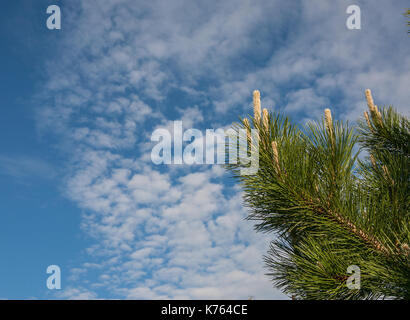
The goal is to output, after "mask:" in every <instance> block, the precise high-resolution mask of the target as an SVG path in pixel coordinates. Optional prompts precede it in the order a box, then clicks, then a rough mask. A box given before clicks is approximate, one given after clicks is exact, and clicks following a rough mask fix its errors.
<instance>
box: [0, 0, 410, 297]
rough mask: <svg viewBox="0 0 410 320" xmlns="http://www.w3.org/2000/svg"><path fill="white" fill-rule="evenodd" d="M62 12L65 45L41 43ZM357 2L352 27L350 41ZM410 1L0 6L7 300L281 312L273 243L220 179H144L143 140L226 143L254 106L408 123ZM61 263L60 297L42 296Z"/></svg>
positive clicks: (218, 174)
mask: <svg viewBox="0 0 410 320" xmlns="http://www.w3.org/2000/svg"><path fill="white" fill-rule="evenodd" d="M52 4H58V5H60V7H61V13H62V29H61V30H48V29H47V28H46V19H47V15H46V8H47V6H48V5H52ZM350 4H357V5H359V6H360V8H361V13H362V29H361V30H348V29H347V28H346V25H345V22H346V19H347V16H348V15H347V14H346V8H347V7H348V5H350ZM406 5H407V6H408V3H406V1H394V2H391V1H378V2H377V4H376V3H375V2H374V1H355V2H352V1H344V0H339V1H319V0H315V1H296V0H295V1H291V2H284V1H274V0H269V1H246V0H240V1H223V2H221V1H197V2H194V1H185V0H173V1H149V2H147V1H131V0H130V1H128V0H98V1H97V0H83V1H77V0H74V1H63V0H59V1H57V0H55V1H52V0H47V1H46V0H41V1H28V0H26V1H23V0H19V1H17V0H16V1H7V2H4V3H2V4H0V41H1V53H0V54H1V56H0V57H1V59H0V70H1V72H0V84H1V85H0V99H1V109H0V133H1V135H0V137H1V138H0V147H1V149H0V190H1V192H0V197H1V198H0V214H1V223H0V253H1V259H0V298H3V299H15V298H19V299H29V298H33V299H34V298H36V299H49V298H62V299H78V298H83V299H95V298H120V299H127V298H128V299H152V298H189V299H199V298H203V299H208V298H216V299H218V298H224V299H231V298H239V299H241V298H242V299H246V298H248V297H249V296H253V297H255V298H256V299H275V298H276V299H283V298H286V297H285V296H283V295H282V294H281V293H280V292H279V291H278V290H276V289H274V288H272V286H271V284H270V282H269V279H268V278H267V277H266V276H265V275H264V273H265V272H266V270H264V268H263V262H262V255H263V254H264V253H265V252H266V249H267V246H268V244H269V240H270V239H271V238H272V235H261V234H255V232H254V231H253V230H252V224H251V223H250V222H248V221H245V220H244V219H243V218H244V217H245V216H246V214H247V211H246V209H245V208H243V207H242V205H241V192H240V189H239V188H238V187H237V186H236V185H235V184H234V183H233V181H232V179H230V178H229V175H228V174H226V173H225V172H224V171H223V170H222V168H220V167H218V166H211V165H196V166H195V165H194V166H188V165H170V166H165V165H162V166H161V165H160V166H157V165H154V164H153V163H152V162H151V158H150V152H151V149H152V147H153V144H152V142H150V137H151V134H152V132H153V131H154V130H155V129H156V128H160V127H164V128H169V127H171V125H172V121H174V120H182V121H183V123H184V127H186V128H190V127H193V128H197V129H200V130H205V129H207V128H215V129H216V128H220V127H227V126H229V125H230V124H231V123H232V122H233V121H236V120H237V117H238V116H245V115H246V114H248V113H250V112H251V101H252V100H251V93H252V91H253V90H254V89H259V90H260V91H261V95H262V105H263V107H267V108H268V109H269V110H281V111H283V112H285V113H286V114H288V115H290V116H291V118H292V119H294V121H296V122H299V123H303V122H305V121H308V120H318V119H319V118H320V117H321V115H322V113H323V110H324V109H325V108H328V107H330V108H331V109H332V112H333V115H334V117H335V118H338V119H343V120H349V121H354V120H355V119H357V118H358V117H359V116H360V115H361V114H362V112H363V110H364V109H365V101H364V90H365V89H366V88H370V89H372V91H373V96H374V98H375V101H376V104H378V105H387V104H393V105H394V106H395V107H396V108H397V109H399V110H400V111H401V112H403V113H405V114H408V112H409V108H408V104H407V103H408V101H409V98H410V90H409V87H410V57H409V55H408V51H409V39H408V35H407V33H406V32H407V30H406V21H405V18H404V16H403V15H402V13H403V12H404V9H405V8H406ZM52 264H56V265H59V266H60V268H61V271H62V289H61V290H54V291H51V290H48V289H47V287H46V279H47V276H48V275H47V274H46V268H47V266H49V265H52Z"/></svg>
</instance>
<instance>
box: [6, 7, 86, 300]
mask: <svg viewBox="0 0 410 320" xmlns="http://www.w3.org/2000/svg"><path fill="white" fill-rule="evenodd" d="M57 2H59V1H57ZM51 4H55V1H50V0H49V1H45V0H36V1H27V0H14V1H2V2H1V3H0V48H1V50H0V217H1V222H0V298H3V299H4V298H6V299H25V298H30V297H36V298H42V297H46V296H47V288H46V278H47V274H46V268H47V266H48V265H51V264H57V265H59V266H61V268H62V272H63V274H64V271H68V267H69V266H70V265H71V264H72V263H73V261H74V260H75V259H78V258H79V257H80V255H81V254H82V253H83V252H82V249H83V248H84V247H85V246H84V241H87V240H86V239H84V237H83V235H82V234H81V231H80V229H79V225H80V212H79V210H78V209H77V208H75V207H74V206H73V205H72V204H71V203H70V202H69V201H68V200H66V199H64V198H63V197H62V195H61V190H59V187H58V185H59V183H58V181H59V178H60V176H61V172H59V170H60V168H61V167H59V166H58V164H59V163H61V162H62V161H64V159H63V158H62V155H61V154H59V153H58V152H56V150H55V149H53V147H50V143H48V142H49V140H50V137H48V136H40V135H39V134H38V132H37V129H36V122H35V121H34V115H35V109H36V108H38V107H39V106H38V105H36V102H35V101H34V100H33V99H32V98H33V96H34V94H35V93H36V90H37V89H38V87H39V84H40V83H41V79H42V78H43V77H44V76H45V72H43V70H42V68H43V67H44V66H45V64H46V62H47V60H48V59H53V54H54V52H53V48H54V47H55V42H56V41H58V38H57V34H56V33H55V32H52V31H50V30H48V29H47V28H46V18H47V14H46V8H47V6H48V5H51ZM59 4H60V5H61V3H59ZM60 35H61V33H60ZM39 80H40V81H39ZM64 280H65V279H64V277H63V278H62V282H63V285H64Z"/></svg>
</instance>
